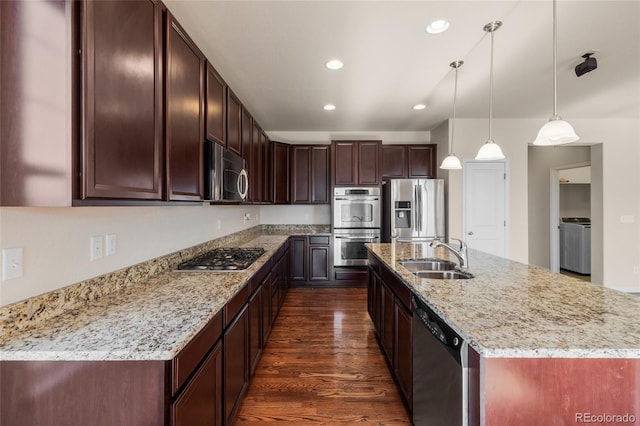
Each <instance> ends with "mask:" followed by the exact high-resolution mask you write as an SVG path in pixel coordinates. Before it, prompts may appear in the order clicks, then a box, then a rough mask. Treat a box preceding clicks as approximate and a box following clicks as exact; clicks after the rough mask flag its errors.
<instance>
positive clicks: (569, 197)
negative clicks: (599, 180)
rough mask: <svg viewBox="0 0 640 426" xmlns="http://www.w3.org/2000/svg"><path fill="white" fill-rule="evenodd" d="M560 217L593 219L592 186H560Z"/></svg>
mask: <svg viewBox="0 0 640 426" xmlns="http://www.w3.org/2000/svg"><path fill="white" fill-rule="evenodd" d="M560 217H561V218H562V217H589V218H590V217H591V184H590V183H572V184H563V185H560Z"/></svg>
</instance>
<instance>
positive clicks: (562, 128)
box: [533, 0, 580, 146]
mask: <svg viewBox="0 0 640 426" xmlns="http://www.w3.org/2000/svg"><path fill="white" fill-rule="evenodd" d="M557 32H558V30H557V19H556V0H553V115H552V116H551V118H550V119H549V121H548V122H547V123H545V125H544V126H542V127H541V128H540V131H539V132H538V137H537V138H536V140H535V141H533V144H534V145H543V146H544V145H547V146H548V145H561V144H565V143H569V142H575V141H577V140H578V139H580V138H579V137H578V135H576V132H575V131H574V130H573V127H571V124H569V123H567V122H566V121H564V120H563V119H562V117H560V116H559V115H558V108H557V106H558V105H557V104H558V102H557V97H558V93H557V81H556V80H557V77H556V74H557V62H558V40H557V38H558V35H557Z"/></svg>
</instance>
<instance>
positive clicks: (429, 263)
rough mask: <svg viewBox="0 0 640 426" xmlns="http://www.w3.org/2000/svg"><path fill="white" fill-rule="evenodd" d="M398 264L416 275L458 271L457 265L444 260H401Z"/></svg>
mask: <svg viewBox="0 0 640 426" xmlns="http://www.w3.org/2000/svg"><path fill="white" fill-rule="evenodd" d="M398 263H400V264H401V265H402V266H404V267H405V268H407V269H408V270H409V271H411V272H412V273H414V274H415V273H416V272H422V271H452V270H454V269H456V264H455V263H453V262H450V261H448V260H444V259H415V260H401V261H400V262H398Z"/></svg>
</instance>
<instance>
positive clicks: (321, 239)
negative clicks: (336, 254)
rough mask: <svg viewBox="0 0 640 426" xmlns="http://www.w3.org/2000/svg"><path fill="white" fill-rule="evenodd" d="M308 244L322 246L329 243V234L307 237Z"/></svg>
mask: <svg viewBox="0 0 640 426" xmlns="http://www.w3.org/2000/svg"><path fill="white" fill-rule="evenodd" d="M309 244H318V245H323V246H328V245H329V236H328V235H327V236H315V237H309Z"/></svg>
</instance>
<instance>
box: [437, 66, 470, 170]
mask: <svg viewBox="0 0 640 426" xmlns="http://www.w3.org/2000/svg"><path fill="white" fill-rule="evenodd" d="M462 64H464V61H454V62H451V63H450V64H449V66H450V67H451V68H453V69H455V70H456V77H455V83H454V85H453V120H452V121H451V139H449V154H448V155H447V156H446V157H445V159H444V160H442V164H441V165H440V168H441V169H445V170H460V169H462V164H460V159H459V158H458V157H456V155H455V154H454V153H453V137H454V135H455V130H456V97H457V95H458V68H460V67H461V66H462Z"/></svg>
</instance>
